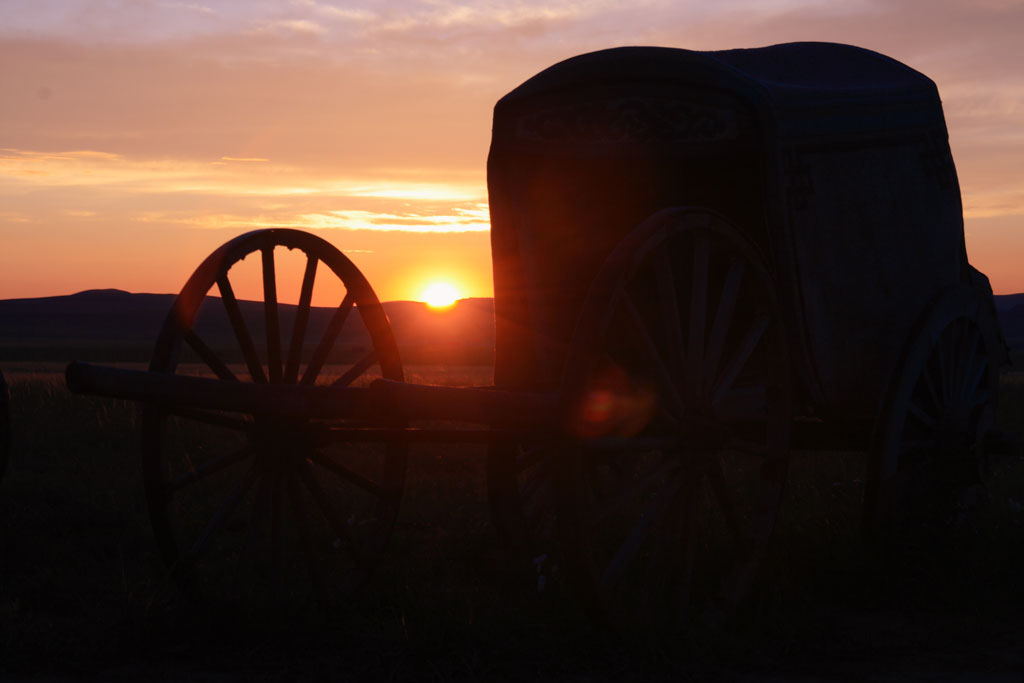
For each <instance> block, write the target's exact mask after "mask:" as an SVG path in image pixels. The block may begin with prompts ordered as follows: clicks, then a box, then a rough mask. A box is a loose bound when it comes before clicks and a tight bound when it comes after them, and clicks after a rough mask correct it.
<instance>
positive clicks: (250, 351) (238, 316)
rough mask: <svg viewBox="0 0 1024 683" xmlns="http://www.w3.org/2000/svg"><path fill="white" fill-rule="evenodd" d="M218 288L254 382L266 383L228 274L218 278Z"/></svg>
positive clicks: (222, 274)
mask: <svg viewBox="0 0 1024 683" xmlns="http://www.w3.org/2000/svg"><path fill="white" fill-rule="evenodd" d="M217 288H218V289H219V290H220V297H221V301H222V302H224V309H225V310H226V311H227V314H228V319H229V320H230V321H231V328H232V329H233V330H234V331H235V339H237V340H238V345H239V346H240V347H241V349H242V355H244V356H245V364H246V365H247V366H248V368H249V374H250V375H251V376H252V381H254V382H266V381H267V376H266V375H265V374H263V366H262V365H260V359H259V356H257V355H256V347H255V346H253V343H252V337H251V336H249V328H248V327H246V325H245V320H244V319H243V318H242V311H241V310H240V309H239V308H238V299H236V298H235V293H234V291H232V289H231V282H230V281H229V280H228V274H227V273H226V272H224V273H221V274H220V276H219V277H218V278H217Z"/></svg>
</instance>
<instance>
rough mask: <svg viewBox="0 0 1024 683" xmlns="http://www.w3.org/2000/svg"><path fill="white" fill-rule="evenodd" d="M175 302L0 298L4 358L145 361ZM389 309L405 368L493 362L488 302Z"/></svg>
mask: <svg viewBox="0 0 1024 683" xmlns="http://www.w3.org/2000/svg"><path fill="white" fill-rule="evenodd" d="M173 300H174V295H172V294H131V293H129V292H124V291H121V290H116V289H95V290H89V291H85V292H79V293H77V294H71V295H69V296H55V297H42V298H37V299H6V300H0V361H37V360H38V361H44V360H45V361H70V360H76V359H78V360H93V361H107V362H113V361H137V362H142V361H147V360H148V359H149V356H150V353H151V352H152V347H153V342H154V340H155V339H156V337H157V335H158V334H159V332H160V328H161V326H162V324H163V321H164V318H165V317H166V315H167V311H168V310H170V307H171V303H172V302H173ZM995 304H996V309H997V311H998V314H999V318H1000V322H1001V324H1002V327H1003V332H1004V334H1005V335H1006V338H1007V340H1008V341H1009V342H1010V343H1011V345H1013V346H1018V345H1021V344H1024V294H1008V295H1003V296H997V297H995ZM240 307H241V310H242V315H243V317H244V318H245V320H246V325H247V326H248V328H249V330H250V332H251V334H252V336H253V338H254V339H255V340H256V341H257V345H258V346H261V347H262V346H264V345H265V341H264V340H265V339H266V332H265V328H264V322H263V304H262V303H261V302H256V301H242V302H240ZM295 308H296V307H295V306H291V305H285V304H282V305H281V306H280V309H279V310H280V318H281V330H282V334H281V336H282V340H283V344H284V345H285V346H286V345H287V342H288V340H289V338H290V336H291V329H292V325H293V324H294V320H295ZM384 309H385V311H386V312H387V314H388V318H389V319H390V320H391V326H392V329H393V330H394V333H395V339H396V340H397V342H398V345H399V348H400V350H401V352H402V358H403V360H404V361H405V362H406V363H460V364H486V363H490V362H492V361H493V349H494V302H493V301H492V300H491V299H485V298H481V299H462V300H460V301H458V302H457V303H456V304H455V305H454V306H452V307H451V308H449V309H446V310H441V311H437V310H433V309H431V308H429V307H428V306H427V305H426V304H424V303H421V302H418V301H389V302H387V303H385V304H384ZM333 313H334V309H333V308H317V307H314V308H313V309H311V310H310V316H309V327H308V332H307V336H306V342H307V343H306V346H307V349H309V350H311V349H312V347H313V346H315V344H316V342H317V341H318V340H319V339H320V335H321V334H322V333H323V331H324V329H325V328H326V326H327V323H328V321H329V320H330V318H331V315H333ZM195 327H196V331H197V333H198V334H199V335H200V336H201V337H202V338H203V339H204V340H205V341H206V342H207V343H208V344H209V345H210V346H212V347H214V348H217V349H223V350H225V353H227V354H228V355H229V356H230V355H231V353H232V351H230V350H233V349H235V347H236V344H235V341H234V332H233V331H232V329H231V325H230V323H229V321H228V319H227V316H226V315H225V313H224V308H223V306H222V305H221V303H220V299H219V298H217V297H208V298H207V300H206V302H205V303H204V305H203V308H202V309H201V310H200V313H199V316H198V318H197V320H196V326H195ZM369 346H370V340H369V336H368V334H367V331H366V329H365V328H364V327H363V325H362V323H361V321H360V320H359V316H357V315H352V316H350V318H349V320H348V322H347V323H346V325H345V328H344V330H343V331H342V334H341V336H340V338H339V340H338V344H337V350H336V353H335V356H334V357H333V358H332V360H334V361H342V360H347V359H349V358H350V357H353V356H357V355H359V354H360V353H364V352H365V350H366V349H368V348H369ZM226 360H235V361H237V360H240V358H238V357H228V358H226Z"/></svg>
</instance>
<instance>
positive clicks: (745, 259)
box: [558, 208, 792, 637]
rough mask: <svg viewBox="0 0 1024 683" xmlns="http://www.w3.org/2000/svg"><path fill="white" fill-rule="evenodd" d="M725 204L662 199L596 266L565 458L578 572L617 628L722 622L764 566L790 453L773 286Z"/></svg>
mask: <svg viewBox="0 0 1024 683" xmlns="http://www.w3.org/2000/svg"><path fill="white" fill-rule="evenodd" d="M761 264H762V259H761V258H760V256H759V254H758V253H757V252H756V251H755V250H754V249H753V248H752V247H751V246H750V245H749V243H748V242H747V241H746V239H745V238H743V236H742V235H741V234H740V233H739V232H738V231H736V230H735V229H734V228H732V227H731V226H730V225H728V224H727V222H726V221H725V220H724V219H723V218H722V217H720V216H718V215H716V214H713V213H710V212H707V211H703V210H699V209H692V208H674V209H668V210H665V211H661V212H659V213H657V214H655V215H654V216H652V217H651V218H650V219H648V220H647V221H646V222H644V223H643V224H642V225H641V226H640V227H638V228H637V229H636V230H635V231H634V232H633V233H632V234H630V235H629V236H628V237H627V238H626V239H625V240H624V241H623V242H622V243H621V244H620V245H619V246H618V247H617V248H616V249H615V250H614V252H613V253H612V254H611V255H610V257H609V258H608V260H607V261H606V263H605V266H604V267H603V269H602V270H601V272H600V274H599V275H598V277H597V278H596V280H595V282H594V284H593V287H592V288H591V290H590V293H589V295H588V298H587V301H586V303H585V305H584V308H583V312H582V315H581V317H580V321H579V323H578V325H577V328H576V332H575V336H574V341H573V347H572V348H573V353H572V354H571V355H570V358H569V361H568V366H567V370H566V376H565V387H566V388H567V390H568V397H567V405H568V406H570V409H569V418H568V421H569V423H570V424H573V425H574V429H575V431H576V434H577V436H578V437H579V438H580V439H581V442H580V443H581V447H580V448H579V449H578V450H577V452H576V453H575V454H572V455H566V456H565V457H562V458H560V459H559V462H560V463H561V464H562V465H563V466H562V467H561V469H560V470H559V480H558V483H559V495H558V500H559V501H560V503H561V506H560V509H559V525H560V530H561V538H562V545H563V547H564V549H565V551H566V553H567V555H568V557H569V559H570V560H571V565H570V568H571V571H572V579H573V580H574V583H575V584H576V585H578V586H579V588H580V591H581V593H582V594H583V597H584V598H585V600H586V602H587V604H588V605H589V606H590V608H591V610H592V612H593V614H594V615H595V616H597V617H598V618H599V619H600V620H602V621H603V622H605V623H606V624H607V625H609V626H611V627H612V628H614V629H616V630H618V631H619V632H620V633H625V634H630V635H633V636H639V637H648V636H651V635H654V634H662V635H665V634H670V633H675V632H678V631H679V630H680V629H685V628H689V627H691V626H693V625H694V623H696V622H700V623H702V624H703V623H707V622H717V621H719V620H721V619H722V618H724V617H725V616H727V615H728V614H730V613H731V612H732V611H733V610H734V608H735V607H736V605H737V604H738V603H739V602H740V600H741V599H742V598H743V597H744V596H745V595H747V593H748V592H749V590H750V588H751V586H752V583H753V581H754V580H755V578H756V576H757V571H758V568H759V566H760V564H761V560H762V557H763V555H764V552H765V547H766V545H767V543H768V539H769V537H770V535H771V533H772V530H773V527H774V524H775V520H776V517H777V514H778V509H779V505H780V502H781V498H782V490H783V485H784V482H785V478H786V472H787V466H788V461H789V433H790V422H791V418H792V416H791V378H790V371H789V362H788V350H787V348H788V347H787V344H786V340H785V337H784V334H783V330H782V324H781V321H780V312H779V306H778V303H777V301H776V298H775V294H774V292H775V288H774V285H773V282H772V280H771V278H770V277H769V275H768V274H767V272H766V270H765V268H764V267H763V266H762V265H761Z"/></svg>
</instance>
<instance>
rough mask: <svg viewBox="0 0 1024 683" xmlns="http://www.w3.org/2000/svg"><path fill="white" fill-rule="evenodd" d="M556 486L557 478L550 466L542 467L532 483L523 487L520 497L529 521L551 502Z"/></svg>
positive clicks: (531, 479)
mask: <svg viewBox="0 0 1024 683" xmlns="http://www.w3.org/2000/svg"><path fill="white" fill-rule="evenodd" d="M554 484H555V476H554V473H553V472H552V471H551V466H550V465H549V464H547V465H542V466H541V467H538V468H537V471H536V472H534V476H533V477H531V478H530V481H528V482H526V484H524V485H523V487H522V489H521V492H520V496H521V500H522V501H523V514H525V515H526V517H527V519H532V518H535V517H536V516H537V515H538V513H539V512H540V511H541V509H542V508H544V507H553V506H551V505H547V506H546V505H545V503H550V502H551V497H550V495H549V494H550V492H551V488H552V487H553V486H554Z"/></svg>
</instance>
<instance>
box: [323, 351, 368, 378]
mask: <svg viewBox="0 0 1024 683" xmlns="http://www.w3.org/2000/svg"><path fill="white" fill-rule="evenodd" d="M376 362H377V350H376V349H374V350H373V351H370V353H368V354H366V355H365V356H363V357H362V358H361V359H360V360H359V361H358V362H357V363H356V364H355V365H353V366H352V367H350V368H349V369H348V370H346V371H345V374H343V375H342V376H341V377H339V378H338V379H336V380H334V381H333V382H331V386H332V387H347V386H348V385H350V384H352V382H354V381H356V380H357V379H358V378H359V377H361V376H362V374H363V373H364V372H366V371H367V370H369V369H370V368H372V367H373V366H374V364H376Z"/></svg>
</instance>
